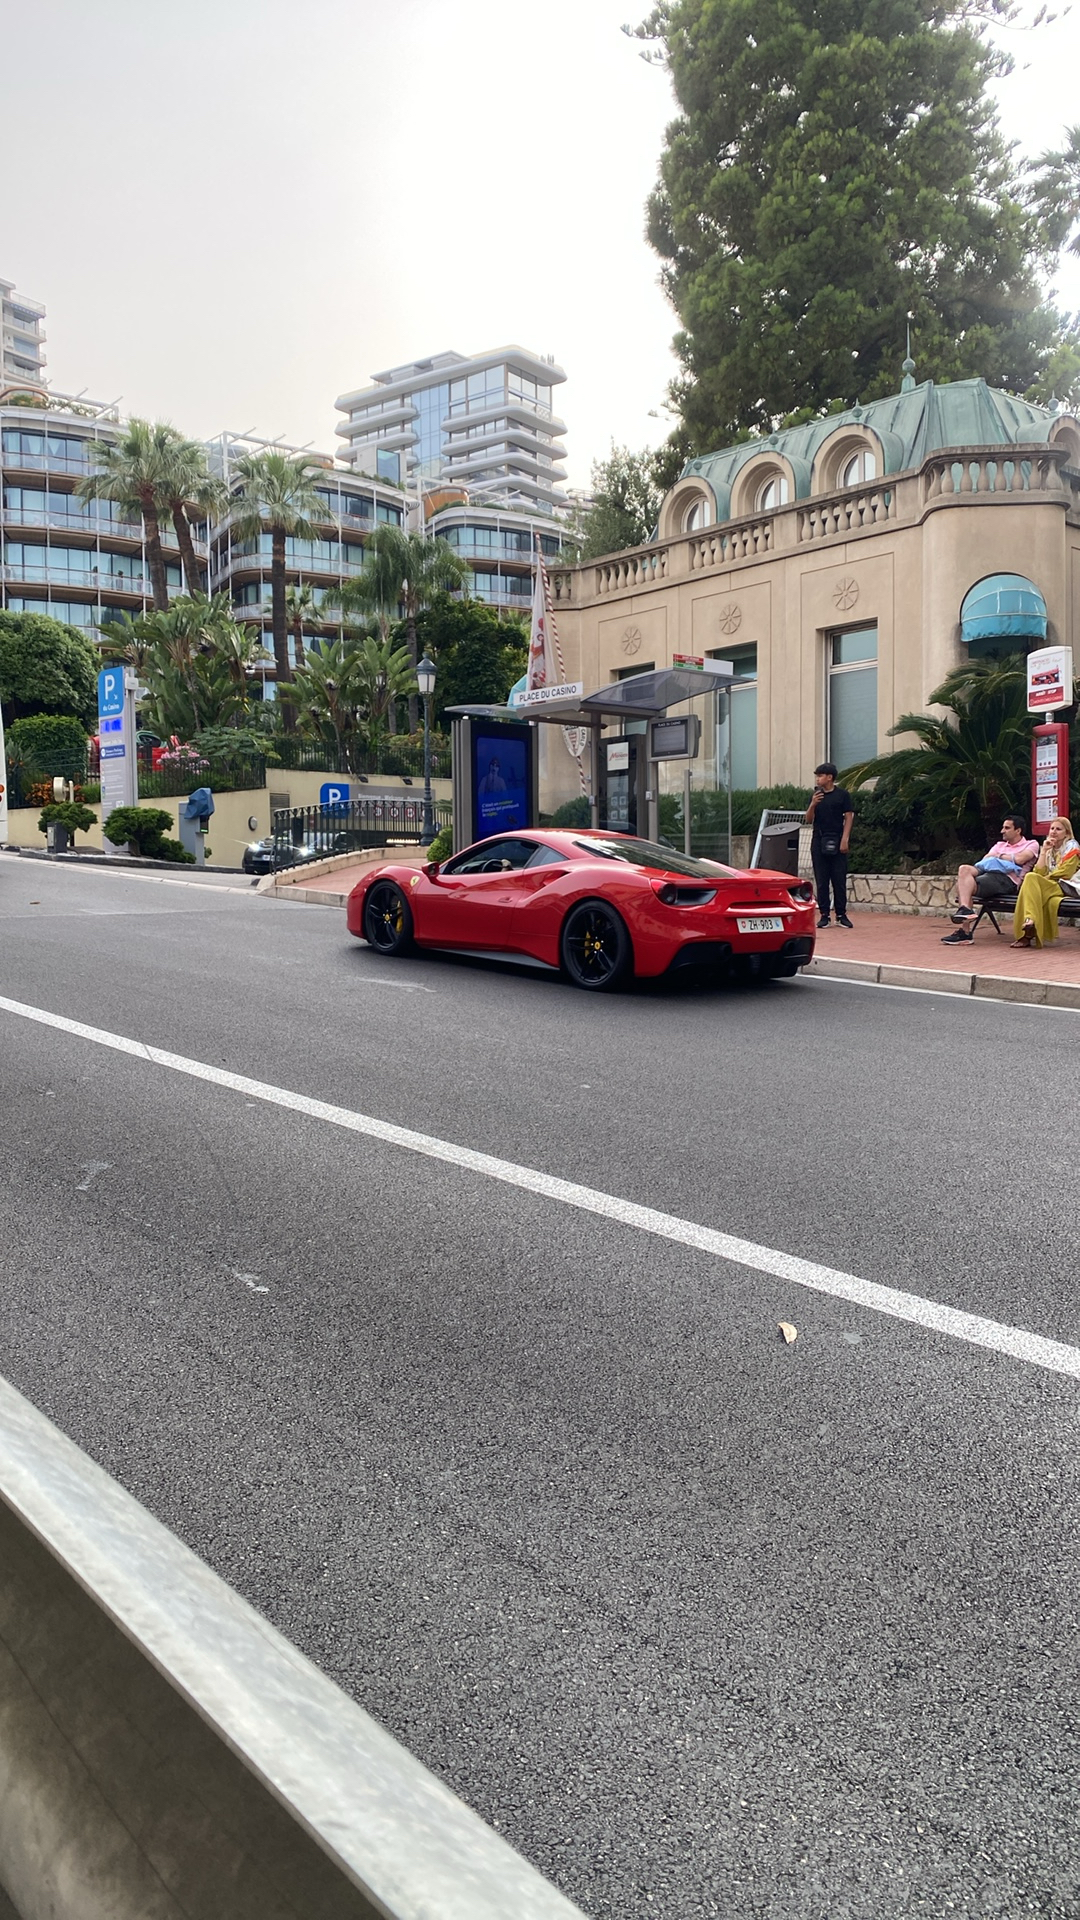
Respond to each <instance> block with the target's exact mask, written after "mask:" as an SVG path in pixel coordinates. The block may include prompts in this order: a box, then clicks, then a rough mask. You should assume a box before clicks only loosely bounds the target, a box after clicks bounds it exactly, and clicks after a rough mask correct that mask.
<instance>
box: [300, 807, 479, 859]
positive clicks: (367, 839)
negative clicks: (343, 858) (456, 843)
mask: <svg viewBox="0 0 1080 1920" xmlns="http://www.w3.org/2000/svg"><path fill="white" fill-rule="evenodd" d="M431 811H432V815H433V817H434V822H435V830H436V832H438V830H439V828H440V827H446V826H449V824H450V812H451V809H450V802H449V800H435V801H433V802H432V809H431ZM273 827H274V853H273V862H274V871H275V873H276V872H279V871H280V870H281V869H282V868H283V867H294V866H296V865H297V863H298V862H299V861H300V860H310V859H329V858H331V857H332V855H334V854H336V853H355V852H357V851H359V850H360V849H361V848H363V847H385V846H387V845H388V844H389V843H390V842H391V841H398V842H402V841H404V842H406V843H409V844H411V845H413V846H420V845H422V844H423V834H424V802H423V797H422V796H421V795H418V796H417V798H416V799H415V800H399V799H397V798H396V797H395V798H392V799H374V798H373V799H370V800H338V801H334V802H332V803H331V804H329V805H327V806H322V807H290V808H289V809H288V810H287V811H282V812H280V813H275V815H274V821H273Z"/></svg>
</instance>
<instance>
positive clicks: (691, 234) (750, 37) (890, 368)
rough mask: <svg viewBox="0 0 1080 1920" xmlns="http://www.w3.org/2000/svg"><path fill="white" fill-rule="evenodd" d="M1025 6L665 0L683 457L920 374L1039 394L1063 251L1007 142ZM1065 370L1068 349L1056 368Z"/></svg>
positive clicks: (666, 215) (654, 236)
mask: <svg viewBox="0 0 1080 1920" xmlns="http://www.w3.org/2000/svg"><path fill="white" fill-rule="evenodd" d="M992 9H993V10H994V11H997V12H998V13H999V15H1002V16H1003V15H1005V14H1006V13H1007V12H1008V10H1009V9H1008V7H1007V0H986V4H985V5H979V6H976V4H975V0H664V3H663V4H661V5H660V6H658V7H657V8H656V10H655V11H654V13H653V14H652V15H651V17H650V18H649V20H647V21H646V22H645V24H644V25H643V26H642V27H641V28H640V29H639V30H638V31H639V33H640V34H641V36H642V37H643V38H650V37H653V38H657V39H659V40H660V41H661V43H662V46H663V49H664V57H665V58H666V61H667V64H668V66H669V68H670V71H671V76H672V81H673V84H674V88H675V94H676V98H677V100H678V103H679V106H680V108H681V115H680V117H679V118H678V119H677V120H676V121H674V123H673V124H672V125H671V126H670V127H669V129H668V135H667V144H666V148H665V152H664V155H663V158H662V161H661V168H660V186H659V188H658V190H657V191H656V193H655V194H654V195H653V196H652V199H651V201H650V203H649V237H650V239H651V241H652V243H653V245H654V247H655V248H656V249H657V251H658V253H659V254H660V256H661V258H662V259H663V260H664V262H665V266H664V271H663V281H664V285H665V287H666V289H667V292H668V294H669V296H670V298H671V300H672V302H673V304H674V306H675V308H676V311H677V312H678V315H679V318H680V320H681V321H682V330H681V331H680V332H679V333H678V334H677V335H676V341H675V344H676V350H677V352H678V354H679V356H680V358H681V360H682V363H683V366H684V368H685V375H684V377H683V378H682V379H681V380H679V381H677V382H676V385H675V389H674V394H675V399H676V401H677V404H678V406H679V409H680V412H681V415H682V421H683V428H682V432H681V433H680V434H678V435H677V436H676V440H677V442H678V443H679V444H680V445H681V447H682V449H683V450H687V449H689V450H693V451H705V450H708V449H710V448H715V447H719V446H723V445H730V444H731V443H732V442H733V441H736V440H738V439H740V438H743V437H745V435H746V434H748V433H754V432H760V431H762V430H763V431H765V432H769V431H771V430H772V429H773V428H774V427H776V426H777V425H779V424H780V423H782V422H790V421H791V420H793V419H796V420H798V419H806V418H810V417H814V416H816V415H818V414H820V413H822V412H826V411H828V410H829V408H830V407H836V406H848V405H851V404H853V403H854V402H855V401H856V400H859V399H861V400H871V399H876V398H879V397H880V396H882V395H884V394H888V393H891V392H895V391H896V388H897V385H898V381H899V370H900V361H901V359H902V358H903V352H904V339H905V329H906V325H907V316H908V314H909V313H910V314H911V315H912V333H913V338H914V342H915V345H916V349H917V357H918V369H919V376H920V378H923V379H927V378H933V379H935V380H959V379H967V378H970V377H972V376H973V375H977V374H982V375H983V376H984V377H985V378H986V379H987V380H988V381H990V382H991V383H992V384H993V385H997V386H1002V387H1006V388H1008V389H1010V390H1011V391H1012V392H1019V393H1024V392H1026V391H1029V390H1034V391H1035V392H1036V393H1038V392H1039V381H1040V372H1041V371H1042V370H1043V369H1044V368H1047V367H1048V366H1049V364H1050V362H1051V358H1052V356H1053V355H1054V352H1055V349H1056V348H1057V347H1058V346H1059V345H1060V342H1061V339H1062V325H1061V320H1060V317H1059V316H1058V315H1057V314H1056V313H1054V311H1053V310H1052V309H1051V308H1050V307H1048V306H1047V305H1046V304H1045V300H1044V296H1043V295H1042V293H1041V291H1040V285H1039V275H1040V271H1041V270H1042V269H1044V268H1045V266H1046V264H1047V259H1048V252H1047V248H1048V241H1047V236H1046V233H1045V228H1044V225H1043V224H1042V223H1041V222H1040V219H1039V217H1038V214H1037V212H1036V211H1035V210H1033V209H1032V207H1031V206H1030V204H1028V203H1027V202H1026V200H1025V197H1024V195H1023V193H1022V189H1021V184H1020V182H1019V180H1018V177H1017V173H1016V169H1015V167H1014V164H1013V162H1012V160H1011V158H1010V154H1009V151H1008V148H1007V147H1006V145H1005V142H1004V141H1003V139H1002V137H1001V134H1000V131H999V128H998V124H997V120H996V115H995V110H994V107H993V104H992V102H991V101H990V99H989V97H988V94H987V86H988V83H989V81H990V80H991V79H992V78H994V77H995V76H997V75H998V74H1000V73H1002V72H1003V71H1007V68H1008V61H1007V60H1006V59H1005V58H1004V57H1003V56H1002V55H1000V54H999V53H997V52H996V51H995V49H994V48H993V46H992V45H991V44H990V42H989V40H988V38H987V25H986V16H987V14H988V13H989V12H990V11H991V10H992ZM1059 363H1060V356H1059V361H1058V364H1059Z"/></svg>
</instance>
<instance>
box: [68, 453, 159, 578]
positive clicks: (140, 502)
mask: <svg viewBox="0 0 1080 1920" xmlns="http://www.w3.org/2000/svg"><path fill="white" fill-rule="evenodd" d="M177 438H178V435H177V432H176V428H175V427H170V426H169V425H168V424H167V423H166V422H165V421H160V420H159V421H154V422H151V421H149V420H135V419H132V420H129V421H128V423H127V426H126V427H125V428H124V431H123V433H122V435H121V437H120V438H119V440H99V441H98V442H97V443H96V444H95V447H94V453H95V457H96V459H97V462H98V465H97V471H96V472H95V473H90V474H87V475H86V477H85V479H82V480H80V481H79V483H78V486H77V487H76V489H75V491H76V493H77V494H78V495H79V497H80V499H83V500H111V501H112V502H113V504H114V506H117V507H119V508H120V511H121V512H122V513H125V514H131V515H134V514H141V515H142V521H143V528H144V532H145V539H146V557H147V560H148V562H149V566H150V584H151V587H152V589H153V595H154V606H155V607H156V609H157V610H158V612H159V613H161V612H164V610H165V608H166V607H167V606H168V604H169V589H168V585H167V584H166V579H165V560H164V556H163V554H162V551H161V520H162V518H163V516H164V515H166V514H167V513H169V511H170V506H169V486H168V481H167V475H168V472H169V467H170V464H171V462H172V458H173V449H174V447H175V443H176V440H177Z"/></svg>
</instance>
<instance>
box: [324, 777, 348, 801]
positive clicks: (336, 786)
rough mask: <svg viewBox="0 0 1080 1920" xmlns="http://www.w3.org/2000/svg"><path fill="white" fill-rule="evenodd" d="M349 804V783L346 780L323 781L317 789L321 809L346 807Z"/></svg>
mask: <svg viewBox="0 0 1080 1920" xmlns="http://www.w3.org/2000/svg"><path fill="white" fill-rule="evenodd" d="M348 804H349V783H348V781H347V780H324V782H323V784H322V786H321V787H320V788H319V805H320V806H321V807H347V806H348Z"/></svg>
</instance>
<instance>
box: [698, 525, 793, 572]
mask: <svg viewBox="0 0 1080 1920" xmlns="http://www.w3.org/2000/svg"><path fill="white" fill-rule="evenodd" d="M772 546H773V523H772V518H771V516H769V517H767V518H765V519H760V518H759V519H755V520H747V521H744V522H734V521H728V522H727V523H726V524H725V525H724V526H716V527H707V528H706V529H705V530H704V532H702V533H695V534H694V535H693V536H692V538H691V539H690V540H689V542H688V543H687V558H688V560H689V563H690V572H691V573H707V572H711V571H712V569H713V568H714V567H723V566H726V565H727V564H728V563H729V562H730V561H732V560H750V559H753V558H754V557H755V556H758V555H764V554H767V553H771V552H772Z"/></svg>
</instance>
